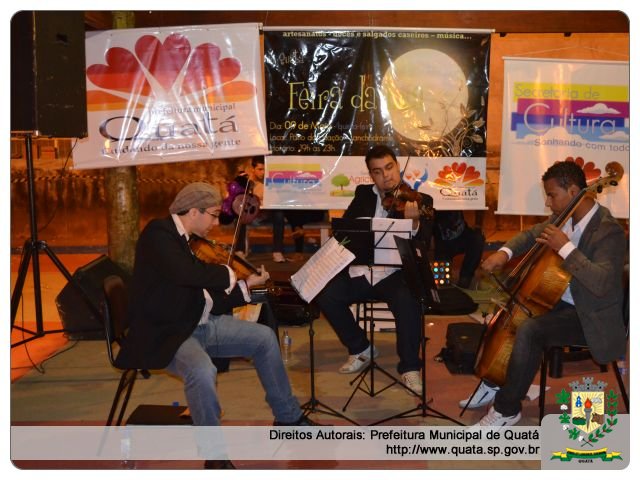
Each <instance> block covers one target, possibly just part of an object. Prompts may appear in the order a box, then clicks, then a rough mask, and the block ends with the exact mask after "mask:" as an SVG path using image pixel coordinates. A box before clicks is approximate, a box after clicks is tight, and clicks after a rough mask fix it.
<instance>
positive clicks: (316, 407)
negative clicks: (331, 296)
mask: <svg viewBox="0 0 640 480" xmlns="http://www.w3.org/2000/svg"><path fill="white" fill-rule="evenodd" d="M304 311H305V316H306V317H307V320H309V380H310V390H311V398H309V400H307V401H306V402H305V403H303V404H302V405H300V408H301V409H302V413H303V414H304V415H308V414H310V413H324V414H325V415H331V416H333V417H338V418H342V419H344V420H346V421H347V422H349V423H352V424H353V425H356V426H359V425H360V424H359V423H357V422H355V421H354V420H352V419H350V418H349V417H347V416H346V415H343V414H342V413H340V412H338V411H336V410H334V409H333V408H331V407H330V406H329V405H327V404H325V403H322V402H321V401H320V400H318V399H317V397H316V368H315V365H316V364H315V355H314V348H313V337H314V336H315V331H314V330H313V321H314V320H315V319H316V318H318V316H317V315H314V313H313V311H312V309H311V305H306V306H305V308H304Z"/></svg>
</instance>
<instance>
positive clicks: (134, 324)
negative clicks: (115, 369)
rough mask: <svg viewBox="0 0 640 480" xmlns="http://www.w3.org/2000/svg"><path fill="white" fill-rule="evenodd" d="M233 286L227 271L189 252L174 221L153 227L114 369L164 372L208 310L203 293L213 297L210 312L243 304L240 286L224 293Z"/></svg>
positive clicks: (143, 242) (142, 243)
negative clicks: (132, 368) (133, 368)
mask: <svg viewBox="0 0 640 480" xmlns="http://www.w3.org/2000/svg"><path fill="white" fill-rule="evenodd" d="M229 282H230V279H229V271H228V270H227V267H225V266H224V265H215V264H206V263H204V262H202V261H200V260H198V259H197V258H196V257H195V256H194V255H193V254H192V253H191V250H190V248H189V245H188V244H187V241H186V239H185V237H183V236H181V235H179V234H178V230H177V229H176V225H175V223H174V222H173V219H172V218H171V217H166V218H163V219H156V220H152V221H151V222H149V224H148V225H147V226H146V227H145V228H144V230H143V231H142V233H141V234H140V238H139V240H138V243H137V246H136V258H135V264H134V268H133V278H132V279H131V286H130V290H129V308H128V314H127V319H128V321H129V332H128V335H127V337H126V339H125V341H124V343H123V345H122V348H121V349H120V352H119V353H118V356H117V358H116V365H117V366H119V367H121V368H126V367H128V366H133V367H136V368H145V369H161V368H165V367H166V366H167V365H168V364H169V362H170V361H171V359H172V358H173V356H174V355H175V353H176V351H177V350H178V347H179V346H180V345H181V344H182V342H184V341H185V340H186V339H187V338H188V337H189V336H190V335H191V333H192V332H193V331H194V329H195V328H196V326H197V325H198V322H199V320H200V317H201V316H202V312H203V310H204V305H205V300H204V294H203V292H202V290H203V288H206V289H207V291H208V292H209V293H210V294H211V297H212V298H213V308H212V313H224V312H228V311H229V310H231V309H232V308H233V307H235V306H238V305H243V304H245V300H244V297H243V295H242V290H241V289H240V288H239V287H238V286H237V285H236V287H235V288H234V289H233V290H232V291H231V293H230V294H229V295H227V294H225V292H224V291H225V289H227V288H228V287H229V285H230V283H229Z"/></svg>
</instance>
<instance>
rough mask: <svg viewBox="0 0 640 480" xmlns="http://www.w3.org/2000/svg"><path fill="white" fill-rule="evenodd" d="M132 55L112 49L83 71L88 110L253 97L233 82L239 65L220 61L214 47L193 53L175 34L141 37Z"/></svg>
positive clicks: (199, 48)
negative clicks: (190, 98)
mask: <svg viewBox="0 0 640 480" xmlns="http://www.w3.org/2000/svg"><path fill="white" fill-rule="evenodd" d="M134 50H135V54H134V53H133V52H131V51H129V50H128V49H126V48H121V47H112V48H109V49H108V50H107V51H106V53H105V63H104V64H99V63H98V64H92V65H89V66H88V67H87V78H88V79H89V80H90V81H91V83H92V84H93V85H95V87H97V89H96V88H95V87H94V88H92V87H89V89H88V91H87V108H88V109H89V110H114V109H124V108H131V106H132V103H133V102H137V105H136V107H140V106H143V105H145V104H146V102H147V100H149V99H150V100H154V99H155V100H158V99H163V100H166V99H170V100H174V101H181V100H180V97H184V96H187V95H193V94H197V95H200V96H203V97H204V101H206V102H211V103H217V102H240V101H245V100H248V99H250V98H253V97H254V96H255V95H256V88H255V85H253V84H252V83H250V82H246V81H240V80H235V79H236V77H238V75H239V74H240V71H241V69H242V65H241V64H240V61H239V60H237V59H235V58H220V56H221V49H220V47H218V46H217V45H215V44H213V43H203V44H201V45H198V46H197V47H196V48H192V46H191V43H190V42H189V38H188V37H186V36H184V35H182V34H179V33H174V34H171V35H169V36H168V37H167V38H166V39H165V40H164V42H162V41H160V40H159V39H158V38H157V37H156V36H154V35H143V36H141V37H140V38H139V39H138V40H137V41H136V43H135V46H134Z"/></svg>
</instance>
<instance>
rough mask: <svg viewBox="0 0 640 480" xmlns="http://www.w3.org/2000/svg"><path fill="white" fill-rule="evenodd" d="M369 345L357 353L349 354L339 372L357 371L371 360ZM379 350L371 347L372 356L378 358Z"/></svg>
mask: <svg viewBox="0 0 640 480" xmlns="http://www.w3.org/2000/svg"><path fill="white" fill-rule="evenodd" d="M370 354H371V347H367V348H366V349H364V350H363V351H362V352H360V353H358V354H357V355H349V358H348V359H347V361H346V362H345V363H344V365H342V366H341V367H340V369H339V370H338V371H339V372H340V373H358V372H360V371H362V370H363V369H364V368H365V367H366V366H367V365H369V363H370V362H371V356H370ZM378 355H379V352H378V349H377V348H376V347H373V358H378Z"/></svg>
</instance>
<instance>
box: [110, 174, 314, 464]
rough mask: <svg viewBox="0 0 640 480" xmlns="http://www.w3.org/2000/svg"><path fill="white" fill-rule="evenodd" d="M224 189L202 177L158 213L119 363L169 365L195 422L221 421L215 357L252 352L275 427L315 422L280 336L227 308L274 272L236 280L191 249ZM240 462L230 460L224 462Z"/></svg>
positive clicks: (135, 281)
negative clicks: (296, 389)
mask: <svg viewBox="0 0 640 480" xmlns="http://www.w3.org/2000/svg"><path fill="white" fill-rule="evenodd" d="M221 200H222V199H221V196H220V192H219V191H218V190H217V189H216V188H214V187H213V186H212V185H209V184H207V183H202V182H196V183H192V184H190V185H187V186H186V187H184V188H183V189H182V190H181V191H180V192H179V193H178V195H177V196H176V198H175V200H174V201H173V203H172V204H171V206H170V207H169V212H170V214H171V215H170V216H168V217H165V218H162V219H154V220H151V221H150V222H149V224H148V225H147V226H146V227H145V228H144V230H143V231H142V233H141V234H140V239H139V240H138V244H137V246H136V258H135V264H134V270H133V278H132V281H131V287H130V295H129V297H130V305H129V310H128V319H129V324H130V328H129V333H128V335H127V338H126V340H125V342H124V344H123V346H122V349H121V351H120V353H119V355H118V357H117V359H116V364H120V363H121V364H122V365H126V364H135V365H138V366H139V368H145V369H166V370H168V371H169V372H171V373H174V374H176V375H178V376H179V377H181V378H182V379H183V381H184V384H185V387H184V390H185V396H186V399H187V404H188V405H189V410H190V412H191V417H192V418H193V423H194V425H197V426H217V425H220V404H219V402H218V394H217V391H216V374H217V370H216V367H215V365H214V364H213V363H212V361H211V357H219V358H225V357H249V358H252V359H253V364H254V365H255V366H256V370H257V373H258V377H259V378H260V381H261V383H262V385H263V387H264V389H265V392H266V400H267V402H268V403H269V405H270V407H271V410H272V412H273V415H274V417H275V422H274V424H275V425H302V426H309V425H315V423H313V422H312V421H311V420H309V419H308V418H307V417H305V416H303V414H302V411H301V409H300V406H299V403H298V400H297V399H296V398H295V397H294V396H293V394H292V392H291V386H290V384H289V379H288V377H287V373H286V370H285V368H284V366H283V364H282V358H281V356H280V349H279V346H278V340H277V338H276V335H275V334H274V332H273V330H272V329H271V328H269V327H267V326H265V325H260V324H257V323H251V322H246V321H242V320H236V319H234V318H233V317H232V316H231V315H228V314H226V313H227V312H229V311H230V310H231V309H232V308H233V307H235V306H238V305H244V304H246V303H248V302H249V301H250V300H251V298H250V294H249V289H250V288H251V287H253V286H255V285H261V284H264V282H265V281H266V280H267V279H268V278H269V274H268V273H267V272H266V271H264V269H262V270H261V272H262V273H261V274H260V275H258V274H252V275H250V276H249V277H248V278H247V279H246V280H237V279H236V275H235V273H234V272H233V270H232V269H231V268H229V267H228V266H226V265H216V264H210V263H204V262H202V261H200V260H199V259H197V258H196V257H195V256H194V255H193V253H192V252H191V249H190V248H189V243H188V241H189V237H190V236H191V235H193V234H195V235H198V236H200V237H203V238H204V237H206V235H207V233H208V232H209V230H211V228H212V227H213V226H214V225H216V224H217V222H218V216H219V215H220V205H221ZM219 467H221V468H233V466H232V465H231V463H230V462H226V463H223V465H221V466H220V465H219Z"/></svg>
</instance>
